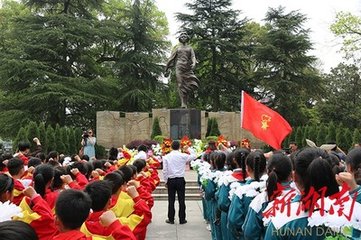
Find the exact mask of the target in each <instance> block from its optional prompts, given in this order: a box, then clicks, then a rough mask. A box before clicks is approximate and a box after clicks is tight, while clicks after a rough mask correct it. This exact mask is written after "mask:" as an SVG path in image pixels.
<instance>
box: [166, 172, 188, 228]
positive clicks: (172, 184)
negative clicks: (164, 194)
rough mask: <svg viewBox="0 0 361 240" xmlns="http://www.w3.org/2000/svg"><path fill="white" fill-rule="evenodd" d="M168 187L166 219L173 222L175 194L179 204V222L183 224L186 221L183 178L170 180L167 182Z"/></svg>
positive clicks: (184, 183) (184, 182)
mask: <svg viewBox="0 0 361 240" xmlns="http://www.w3.org/2000/svg"><path fill="white" fill-rule="evenodd" d="M167 185H168V219H169V221H174V215H175V208H174V202H175V194H176V193H177V196H178V203H179V212H178V217H179V222H184V221H185V220H186V204H185V188H186V181H185V180H184V177H181V178H170V179H168V182H167Z"/></svg>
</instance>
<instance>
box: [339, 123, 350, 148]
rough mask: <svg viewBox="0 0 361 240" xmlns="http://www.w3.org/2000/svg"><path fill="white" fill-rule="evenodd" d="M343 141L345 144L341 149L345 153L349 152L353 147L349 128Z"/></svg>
mask: <svg viewBox="0 0 361 240" xmlns="http://www.w3.org/2000/svg"><path fill="white" fill-rule="evenodd" d="M343 140H344V143H343V144H341V146H340V147H341V149H344V150H345V151H348V150H349V149H350V148H351V147H353V144H352V133H351V131H350V129H349V128H346V129H345V131H344V134H343Z"/></svg>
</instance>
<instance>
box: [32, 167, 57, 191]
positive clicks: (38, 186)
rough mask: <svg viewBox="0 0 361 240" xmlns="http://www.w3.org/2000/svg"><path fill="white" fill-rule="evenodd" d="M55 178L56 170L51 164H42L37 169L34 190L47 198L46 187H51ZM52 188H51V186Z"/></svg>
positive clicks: (34, 176) (34, 177)
mask: <svg viewBox="0 0 361 240" xmlns="http://www.w3.org/2000/svg"><path fill="white" fill-rule="evenodd" d="M53 178H54V168H53V167H52V166H50V165H49V164H42V165H39V166H37V167H36V168H35V171H34V175H33V180H34V189H35V191H36V192H37V193H39V194H40V195H41V196H42V197H44V196H45V192H46V187H47V185H50V184H51V182H52V180H53ZM49 187H50V186H49Z"/></svg>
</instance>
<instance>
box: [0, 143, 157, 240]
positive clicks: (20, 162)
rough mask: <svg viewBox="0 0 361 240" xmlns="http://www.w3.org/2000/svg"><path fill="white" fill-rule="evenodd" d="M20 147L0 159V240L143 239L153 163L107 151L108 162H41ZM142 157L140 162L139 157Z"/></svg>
mask: <svg viewBox="0 0 361 240" xmlns="http://www.w3.org/2000/svg"><path fill="white" fill-rule="evenodd" d="M37 145H38V150H39V151H37V152H36V153H34V155H35V156H31V154H30V153H29V152H30V145H29V144H28V143H25V142H21V143H19V151H18V152H17V153H16V154H15V155H10V154H4V155H2V156H0V171H1V173H0V239H9V240H18V239H27V240H35V239H39V240H51V239H61V240H66V239H69V240H70V239H71V240H78V239H129V240H135V239H137V240H144V239H146V233H147V226H148V224H149V223H150V222H151V219H152V214H151V208H152V207H153V205H154V200H153V197H152V192H153V191H154V189H155V188H156V186H157V185H158V184H159V182H160V179H159V177H158V171H157V168H158V167H159V165H160V163H159V161H157V159H155V158H152V157H149V158H144V156H147V155H146V154H145V153H144V151H146V146H139V148H138V151H137V153H138V154H137V155H138V157H137V155H134V154H132V153H129V152H128V151H127V150H124V149H115V148H113V149H111V151H110V153H111V155H110V157H109V159H108V160H93V161H89V159H87V157H86V156H84V157H79V156H78V155H74V156H71V157H64V156H59V154H58V153H57V152H50V153H49V154H48V156H45V155H44V154H43V153H42V152H41V144H40V141H39V144H37ZM139 156H142V157H139Z"/></svg>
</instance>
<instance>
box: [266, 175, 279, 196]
mask: <svg viewBox="0 0 361 240" xmlns="http://www.w3.org/2000/svg"><path fill="white" fill-rule="evenodd" d="M277 183H278V178H277V174H276V173H275V171H274V170H272V171H271V172H270V173H268V179H267V187H266V190H267V196H268V200H269V201H272V200H273V199H274V198H275V193H276V191H277Z"/></svg>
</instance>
